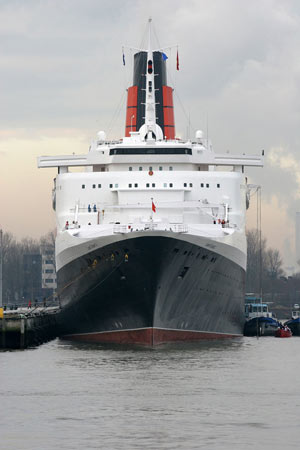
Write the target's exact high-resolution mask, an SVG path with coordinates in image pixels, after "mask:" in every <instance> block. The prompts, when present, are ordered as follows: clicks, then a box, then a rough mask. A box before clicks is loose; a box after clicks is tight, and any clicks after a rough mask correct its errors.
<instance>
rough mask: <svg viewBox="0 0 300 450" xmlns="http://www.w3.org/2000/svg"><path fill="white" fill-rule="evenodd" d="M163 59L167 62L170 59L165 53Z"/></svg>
mask: <svg viewBox="0 0 300 450" xmlns="http://www.w3.org/2000/svg"><path fill="white" fill-rule="evenodd" d="M162 59H163V61H167V59H168V56H167V55H166V54H165V53H164V52H162Z"/></svg>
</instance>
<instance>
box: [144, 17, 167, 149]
mask: <svg viewBox="0 0 300 450" xmlns="http://www.w3.org/2000/svg"><path fill="white" fill-rule="evenodd" d="M151 22H152V19H151V17H150V18H149V20H148V49H147V63H146V74H145V75H146V102H145V124H144V125H142V126H141V128H140V130H139V131H140V133H141V135H142V136H143V137H144V138H145V139H147V140H148V141H150V140H156V139H163V133H162V129H161V128H160V126H159V125H157V123H156V107H155V87H154V86H155V85H154V77H155V74H154V71H155V70H154V69H155V68H154V62H153V50H152V42H151Z"/></svg>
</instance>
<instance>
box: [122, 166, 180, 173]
mask: <svg viewBox="0 0 300 450" xmlns="http://www.w3.org/2000/svg"><path fill="white" fill-rule="evenodd" d="M144 169H145V170H149V172H153V167H152V166H149V167H148V169H147V168H144ZM128 170H129V172H132V171H133V167H132V166H129V167H128ZM142 170H143V167H142V166H139V171H140V172H142ZM158 170H160V171H162V170H163V166H159V167H158ZM168 170H170V171H172V170H173V167H172V166H169V167H168Z"/></svg>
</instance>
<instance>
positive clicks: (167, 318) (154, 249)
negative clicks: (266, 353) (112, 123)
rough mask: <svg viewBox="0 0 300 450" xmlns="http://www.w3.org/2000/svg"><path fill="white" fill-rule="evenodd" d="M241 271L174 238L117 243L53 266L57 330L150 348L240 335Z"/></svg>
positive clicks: (71, 335) (80, 337)
mask: <svg viewBox="0 0 300 450" xmlns="http://www.w3.org/2000/svg"><path fill="white" fill-rule="evenodd" d="M244 280H245V271H244V270H243V269H242V268H241V267H240V266H238V265H237V264H235V263H233V262H232V261H230V260H229V259H227V258H225V257H224V256H221V255H218V254H217V253H214V252H212V251H210V250H208V249H205V248H202V247H199V246H197V245H194V244H191V243H187V242H184V241H182V240H179V239H176V238H174V239H173V238H166V237H153V236H151V237H138V238H135V239H127V240H122V241H119V242H117V243H114V244H111V245H108V246H106V247H102V248H101V249H99V250H95V251H92V252H90V253H89V254H87V255H85V256H83V257H80V258H78V259H76V260H75V261H72V262H71V263H69V264H67V265H66V266H64V267H62V268H61V269H60V270H59V271H58V285H59V292H60V294H59V297H60V302H61V306H62V313H61V315H60V334H61V336H65V337H67V338H69V339H76V340H81V341H90V342H117V343H137V344H146V345H153V344H158V343H162V342H168V341H182V340H198V339H207V338H225V337H232V336H240V335H242V334H243V326H244V313H243V309H244V305H243V298H244Z"/></svg>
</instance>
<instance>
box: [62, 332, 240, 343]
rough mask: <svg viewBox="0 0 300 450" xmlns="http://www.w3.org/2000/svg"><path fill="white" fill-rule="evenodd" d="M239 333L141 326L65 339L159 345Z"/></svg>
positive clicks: (227, 337)
mask: <svg viewBox="0 0 300 450" xmlns="http://www.w3.org/2000/svg"><path fill="white" fill-rule="evenodd" d="M240 336H242V335H238V334H225V333H207V332H205V331H186V330H167V329H161V328H141V329H136V330H114V331H108V332H99V333H97V332H96V333H82V334H69V335H66V336H62V338H63V339H68V340H74V341H80V342H99V343H111V344H139V345H147V346H148V345H149V346H152V345H158V344H163V343H167V342H182V341H200V340H203V339H210V340H211V339H230V338H233V337H240Z"/></svg>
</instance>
